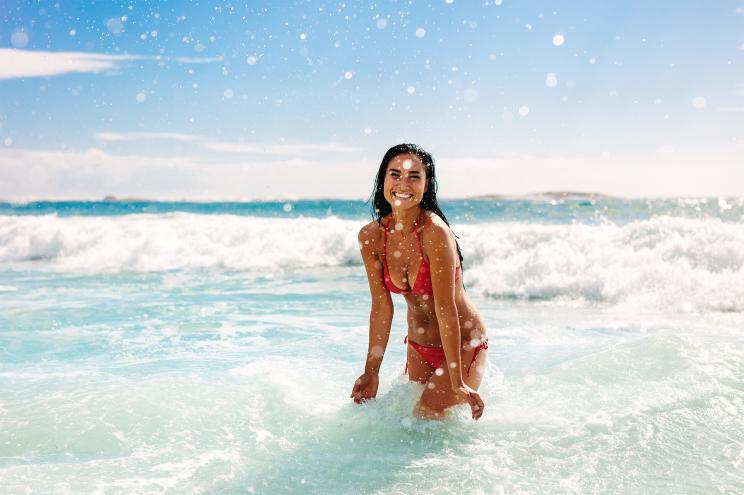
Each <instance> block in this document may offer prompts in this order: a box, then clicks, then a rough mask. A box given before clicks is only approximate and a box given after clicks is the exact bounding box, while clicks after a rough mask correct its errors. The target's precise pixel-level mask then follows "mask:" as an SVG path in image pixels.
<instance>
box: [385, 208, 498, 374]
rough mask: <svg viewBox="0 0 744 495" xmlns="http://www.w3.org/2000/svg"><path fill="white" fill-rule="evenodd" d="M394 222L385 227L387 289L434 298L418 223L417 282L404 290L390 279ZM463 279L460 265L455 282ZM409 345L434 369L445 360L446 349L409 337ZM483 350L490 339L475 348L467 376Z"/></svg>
mask: <svg viewBox="0 0 744 495" xmlns="http://www.w3.org/2000/svg"><path fill="white" fill-rule="evenodd" d="M391 221H392V218H390V220H388V222H387V224H386V225H385V230H384V231H383V246H384V247H383V254H382V266H383V279H384V282H385V287H387V289H388V290H389V291H390V292H394V293H396V294H416V295H428V296H433V295H434V287H433V286H432V283H431V268H430V267H429V263H427V262H426V258H425V257H424V250H423V247H422V246H421V238H420V237H419V235H418V226H417V225H416V222H414V223H413V233H414V234H416V240H417V241H418V247H419V254H420V255H421V264H420V265H419V269H418V272H417V273H416V282H414V284H413V285H412V286H411V290H403V289H400V288H398V287H396V285H395V284H394V283H393V281H392V279H391V278H390V272H389V270H388V265H387V231H388V228H389V227H390V222H391ZM461 277H462V268H461V267H460V266H459V265H458V266H457V267H455V281H457V280H458V279H460V278H461ZM406 342H407V343H408V345H410V346H411V347H412V348H413V349H414V350H415V351H416V352H418V353H419V355H421V357H422V358H423V359H424V361H426V362H427V363H428V364H429V365H430V366H431V367H432V368H439V366H440V365H441V364H442V362H443V361H444V359H445V356H444V348H443V347H427V346H424V345H421V344H417V343H416V342H414V341H412V340H408V337H406V338H405V340H404V341H403V343H406ZM482 349H488V339H485V340H483V341H482V342H481V344H480V345H479V346H478V347H476V348H475V353H474V354H473V359H472V360H471V361H470V364H469V365H468V369H467V374H466V376H469V375H470V368H471V367H472V366H473V363H474V362H475V358H476V357H478V353H479V352H480V351H481V350H482ZM405 372H406V373H408V359H406V371H405Z"/></svg>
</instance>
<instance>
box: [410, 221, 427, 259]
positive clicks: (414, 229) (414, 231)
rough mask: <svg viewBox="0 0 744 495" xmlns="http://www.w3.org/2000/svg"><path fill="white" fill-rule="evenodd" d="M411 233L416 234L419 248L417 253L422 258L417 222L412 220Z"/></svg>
mask: <svg viewBox="0 0 744 495" xmlns="http://www.w3.org/2000/svg"><path fill="white" fill-rule="evenodd" d="M413 233H414V234H416V240H417V241H418V248H419V254H420V255H421V259H424V260H425V258H424V248H423V246H422V245H421V238H420V237H419V234H418V224H417V223H416V222H415V221H414V222H413Z"/></svg>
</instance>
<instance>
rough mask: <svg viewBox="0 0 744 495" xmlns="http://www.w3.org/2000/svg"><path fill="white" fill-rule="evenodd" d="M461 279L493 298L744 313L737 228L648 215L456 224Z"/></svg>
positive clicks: (742, 239)
mask: <svg viewBox="0 0 744 495" xmlns="http://www.w3.org/2000/svg"><path fill="white" fill-rule="evenodd" d="M457 230H458V232H459V233H460V234H461V244H462V245H463V247H464V256H465V258H466V259H465V268H466V276H467V278H466V283H467V285H468V288H469V289H470V290H474V291H476V292H478V293H481V294H484V295H488V296H491V297H497V298H506V299H510V298H515V299H568V300H575V301H577V302H590V303H591V302H603V303H612V304H628V305H629V306H633V307H653V308H667V309H671V308H674V309H676V310H679V311H684V312H693V311H700V310H703V311H706V310H713V311H726V312H728V311H733V312H743V311H744V229H742V226H741V224H731V223H723V222H721V221H720V220H710V219H708V220H697V219H684V218H672V217H656V218H653V219H650V220H645V221H637V222H633V223H630V224H627V225H614V224H604V225H536V224H514V223H512V224H490V225H488V226H478V227H473V226H462V227H459V228H458V229H457Z"/></svg>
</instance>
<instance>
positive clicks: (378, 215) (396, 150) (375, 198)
mask: <svg viewBox="0 0 744 495" xmlns="http://www.w3.org/2000/svg"><path fill="white" fill-rule="evenodd" d="M408 153H410V154H412V155H416V156H417V157H419V158H420V159H421V163H423V165H424V170H425V172H426V180H427V181H428V187H427V188H426V191H425V192H424V197H423V198H421V208H423V209H424V210H428V211H431V212H433V213H435V214H436V215H437V216H439V218H441V219H442V220H443V221H444V223H446V224H447V226H448V227H449V226H450V224H449V222H448V221H447V217H446V216H444V213H443V212H442V209H441V208H440V207H439V203H438V202H437V187H438V185H437V174H436V169H435V167H434V158H433V157H432V156H431V155H430V154H429V152H427V151H426V150H424V149H423V148H422V147H421V146H418V145H416V144H398V145H395V146H393V147H392V148H390V149H389V150H387V152H386V153H385V156H383V157H382V162H381V163H380V168H379V169H378V170H377V177H376V178H375V187H374V189H373V190H372V195H371V196H370V198H369V199H368V200H367V201H370V200H371V201H372V218H373V219H375V220H377V222H378V223H380V224H382V217H384V216H385V215H389V214H390V213H391V212H392V211H393V207H392V206H391V205H390V203H388V200H387V199H385V192H384V185H385V173H386V172H387V166H388V164H389V163H390V161H391V160H392V159H393V158H395V157H396V156H398V155H403V154H408ZM450 229H451V227H450ZM455 246H456V247H457V257H458V258H460V265H461V266H462V260H463V257H462V251H461V250H460V244H459V243H458V242H457V236H455Z"/></svg>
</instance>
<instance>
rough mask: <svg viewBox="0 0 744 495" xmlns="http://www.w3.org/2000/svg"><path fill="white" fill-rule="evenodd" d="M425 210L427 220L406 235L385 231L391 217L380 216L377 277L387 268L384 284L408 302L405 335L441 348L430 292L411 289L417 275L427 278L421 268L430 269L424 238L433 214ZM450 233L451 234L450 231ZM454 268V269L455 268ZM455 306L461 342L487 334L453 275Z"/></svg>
mask: <svg viewBox="0 0 744 495" xmlns="http://www.w3.org/2000/svg"><path fill="white" fill-rule="evenodd" d="M425 213H426V220H425V221H423V222H422V224H421V225H419V226H417V228H416V231H417V232H412V233H410V234H408V235H407V236H405V237H404V236H403V235H402V234H401V233H400V232H396V231H395V230H394V229H388V231H387V233H385V227H384V226H385V225H389V221H390V217H389V216H388V217H385V218H383V219H382V225H379V224H378V226H379V236H378V237H379V238H377V239H376V246H375V248H376V249H375V253H376V254H377V257H378V260H379V261H380V266H381V270H380V272H381V273H380V276H381V277H384V276H385V271H387V276H388V277H389V279H388V281H387V285H388V286H389V285H390V284H392V285H393V287H396V288H397V289H398V290H400V291H402V295H403V297H404V298H405V300H406V303H407V305H408V314H407V318H406V320H407V322H408V338H409V339H410V340H413V341H414V342H416V343H418V344H421V345H425V346H430V347H441V345H442V339H441V336H440V333H439V323H438V321H437V315H436V311H435V309H434V297H433V295H431V294H421V293H414V292H413V291H411V289H412V288H417V286H418V287H421V285H422V284H421V283H420V282H421V280H419V276H422V277H426V275H427V274H426V273H423V274H422V271H424V270H429V260H428V259H427V255H426V251H427V250H426V239H427V234H428V230H429V229H430V228H432V221H431V216H432V215H434V214H433V213H430V212H425ZM373 223H377V222H373ZM416 234H418V235H416ZM450 235H454V234H452V232H451V231H450ZM422 256H423V260H422ZM457 264H458V268H457V269H459V260H457ZM386 265H387V266H386ZM386 268H387V270H386ZM453 270H455V268H454V267H453ZM419 292H421V291H419ZM455 306H456V308H457V314H458V317H459V322H460V335H461V340H462V341H463V343H466V342H470V341H472V340H474V339H477V340H481V339H482V338H484V337H485V334H486V328H485V325H484V322H483V320H482V318H481V317H480V314H478V311H477V310H476V309H475V306H473V304H472V303H471V302H470V298H469V297H468V295H467V293H466V292H465V289H464V287H463V284H462V277H456V278H455Z"/></svg>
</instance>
